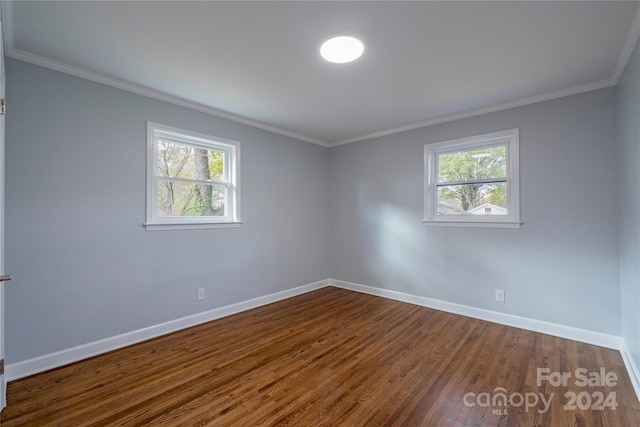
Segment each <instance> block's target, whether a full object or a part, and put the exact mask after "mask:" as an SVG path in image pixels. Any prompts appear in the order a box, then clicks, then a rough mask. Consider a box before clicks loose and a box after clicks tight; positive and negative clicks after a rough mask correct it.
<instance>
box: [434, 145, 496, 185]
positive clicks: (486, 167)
mask: <svg viewBox="0 0 640 427" xmlns="http://www.w3.org/2000/svg"><path fill="white" fill-rule="evenodd" d="M506 160H507V147H506V146H504V145H502V146H498V147H489V148H482V149H479V150H468V151H458V152H455V153H444V154H439V155H438V179H439V182H460V181H475V180H479V179H490V178H504V177H506V176H507V166H506V164H507V162H506Z"/></svg>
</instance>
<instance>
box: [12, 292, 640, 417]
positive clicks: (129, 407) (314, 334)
mask: <svg viewBox="0 0 640 427" xmlns="http://www.w3.org/2000/svg"><path fill="white" fill-rule="evenodd" d="M538 368H540V369H545V368H548V370H549V371H548V372H549V375H550V376H551V377H552V378H551V379H552V380H553V379H554V373H557V375H558V376H559V375H562V373H563V372H569V373H570V374H571V377H569V378H568V381H566V382H567V384H566V385H557V383H556V386H554V384H553V382H550V381H546V380H545V381H542V383H541V384H538ZM579 368H584V369H586V370H587V372H598V373H599V372H600V371H601V368H603V369H604V370H605V372H612V373H614V374H615V375H616V376H617V381H615V385H612V384H610V385H609V386H597V385H595V383H594V382H593V381H595V376H594V375H593V374H591V377H590V379H591V381H592V383H591V385H586V386H581V385H580V384H581V376H580V374H581V373H582V371H579V372H578V375H579V376H578V377H576V375H575V374H576V372H575V371H576V369H579ZM588 375H589V374H586V373H585V376H588ZM609 382H610V383H611V381H609ZM501 392H502V393H503V394H504V395H506V396H507V402H506V404H505V405H503V403H504V401H503V400H504V399H503V400H500V397H501V395H500V393H501ZM571 392H573V393H575V395H576V397H577V399H576V405H575V409H567V408H566V407H565V405H566V404H567V403H571V402H570V401H569V397H571V396H570V395H566V396H565V393H571ZM541 395H542V397H543V398H544V399H545V401H549V402H550V403H549V404H548V407H547V408H546V407H545V404H544V402H543V401H541V400H540V399H541V398H540V396H541ZM601 395H602V401H600V396H601ZM567 396H568V397H567ZM607 396H609V400H608V401H605V400H604V398H605V397H607ZM534 397H536V398H537V399H538V402H537V403H536V401H534ZM612 397H614V399H612ZM598 401H600V402H599V403H600V404H602V405H598ZM527 402H528V404H527ZM614 403H615V404H617V407H613V404H614ZM8 405H9V406H8V407H7V408H6V409H5V410H4V411H3V412H2V414H1V416H0V424H1V425H2V427H14V426H29V427H32V426H45V425H46V426H73V427H76V426H171V427H175V426H208V425H211V426H242V427H247V426H267V425H269V426H273V425H291V426H331V427H336V426H349V427H353V426H429V427H430V426H552V427H566V426H621V427H632V426H640V403H639V402H638V399H637V398H636V395H635V394H634V390H633V388H632V385H631V382H630V380H629V377H628V375H627V373H626V370H625V367H624V364H623V362H622V359H621V357H620V354H619V353H618V352H617V351H614V350H609V349H605V348H601V347H597V346H592V345H588V344H582V343H578V342H575V341H570V340H565V339H561V338H555V337H552V336H548V335H543V334H539V333H534V332H529V331H524V330H521V329H516V328H510V327H507V326H501V325H497V324H493V323H489V322H483V321H479V320H475V319H470V318H467V317H463V316H457V315H453V314H449V313H444V312H440V311H436V310H431V309H427V308H424V307H419V306H415V305H411V304H406V303H401V302H397V301H392V300H387V299H383V298H379V297H374V296H370V295H364V294H359V293H355V292H350V291H346V290H342V289H337V288H324V289H320V290H318V291H314V292H311V293H308V294H305V295H301V296H298V297H294V298H290V299H287V300H284V301H280V302H277V303H274V304H270V305H267V306H264V307H260V308H257V309H254V310H250V311H247V312H244V313H240V314H237V315H233V316H229V317H226V318H224V319H220V320H216V321H213V322H209V323H206V324H203V325H200V326H196V327H193V328H190V329H186V330H183V331H180V332H177V333H174V334H171V335H166V336H164V337H160V338H157V339H154V340H150V341H146V342H143V343H140V344H136V345H133V346H130V347H127V348H124V349H121V350H117V351H114V352H111V353H108V354H104V355H101V356H97V357H94V358H91V359H88V360H85V361H82V362H79V363H75V364H73V365H69V366H66V367H62V368H59V369H56V370H53V371H50V372H46V373H42V374H39V375H36V376H33V377H29V378H25V379H21V380H18V381H15V382H12V383H10V384H9V388H8ZM593 405H595V406H593ZM592 406H593V408H592ZM599 406H602V408H601V409H598V407H599ZM545 408H546V409H545ZM580 408H583V409H580Z"/></svg>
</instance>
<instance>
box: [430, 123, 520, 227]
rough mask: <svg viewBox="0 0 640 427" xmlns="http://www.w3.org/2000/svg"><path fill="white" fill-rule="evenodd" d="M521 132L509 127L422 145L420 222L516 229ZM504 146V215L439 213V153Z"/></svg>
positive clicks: (518, 201) (518, 220)
mask: <svg viewBox="0 0 640 427" xmlns="http://www.w3.org/2000/svg"><path fill="white" fill-rule="evenodd" d="M519 140H520V131H519V129H510V130H505V131H500V132H494V133H488V134H484V135H477V136H472V137H468V138H461V139H455V140H450V141H442V142H437V143H433V144H426V145H425V146H424V168H425V169H424V174H425V179H424V218H423V221H422V222H423V224H425V225H429V226H445V227H493V228H518V227H520V225H521V224H522V222H521V220H520V166H519V163H520V160H519V159H520V155H519V145H520V141H519ZM496 145H505V146H506V148H507V165H506V169H507V173H506V176H507V184H508V185H507V203H508V205H507V212H508V214H507V215H438V213H437V212H438V201H437V200H438V197H437V191H438V190H437V186H436V184H437V182H438V165H437V158H438V155H439V154H442V153H447V152H456V151H462V150H469V149H474V148H485V147H491V146H496Z"/></svg>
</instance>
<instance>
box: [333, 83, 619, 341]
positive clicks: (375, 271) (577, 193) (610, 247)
mask: <svg viewBox="0 0 640 427" xmlns="http://www.w3.org/2000/svg"><path fill="white" fill-rule="evenodd" d="M614 112H615V90H614V89H613V88H608V89H603V90H598V91H592V92H588V93H584V94H580V95H575V96H570V97H565V98H561V99H556V100H553V101H548V102H543V103H537V104H533V105H528V106H524V107H520V108H514V109H509V110H505V111H500V112H495V113H491V114H486V115H482V116H477V117H472V118H467V119H463V120H457V121H454V122H449V123H446V124H440V125H434V126H430V127H426V128H421V129H417V130H413V131H408V132H404V133H401V134H396V135H391V136H386V137H381V138H377V139H374V140H369V141H363V142H360V143H354V144H349V145H344V146H340V147H335V148H332V149H331V153H330V156H331V160H330V163H331V173H330V179H331V212H332V232H331V273H332V277H333V278H334V279H338V280H344V281H349V282H355V283H360V284H364V285H370V286H374V287H379V288H384V289H389V290H394V291H400V292H406V293H409V294H413V295H419V296H424V297H430V298H435V299H440V300H445V301H449V302H453V303H459V304H465V305H469V306H473V307H478V308H484V309H489V310H496V311H500V312H505V313H511V314H515V315H519V316H524V317H528V318H533V319H539V320H544V321H549V322H555V323H559V324H563V325H570V326H574V327H579V328H585V329H589V330H593V331H598V332H603V333H608V334H614V335H618V334H619V333H620V315H619V311H620V288H619V267H618V234H617V233H618V230H617V215H618V210H617V203H618V197H617V190H616V188H617V176H616V167H617V160H618V157H617V149H616V141H615V137H616V133H615V114H614ZM511 128H520V180H521V194H520V198H521V213H522V220H523V221H524V225H523V226H522V227H521V228H519V229H479V228H451V227H429V226H425V225H423V224H422V223H421V220H422V215H423V213H422V206H423V205H422V204H423V147H424V144H427V143H434V142H438V141H443V140H449V139H455V138H461V137H467V136H472V135H478V134H483V133H488V132H494V131H499V130H505V129H511ZM496 288H499V289H504V290H505V292H506V302H505V303H498V302H495V300H494V289H496Z"/></svg>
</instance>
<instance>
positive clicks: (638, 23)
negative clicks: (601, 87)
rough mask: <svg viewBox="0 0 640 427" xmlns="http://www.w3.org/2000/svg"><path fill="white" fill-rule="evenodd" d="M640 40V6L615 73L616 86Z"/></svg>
mask: <svg viewBox="0 0 640 427" xmlns="http://www.w3.org/2000/svg"><path fill="white" fill-rule="evenodd" d="M638 39H640V6H638V9H637V10H636V15H635V17H634V18H633V23H632V24H631V28H630V29H629V33H628V34H627V39H626V40H625V42H624V45H623V46H622V50H621V51H620V55H619V56H618V62H617V63H616V68H615V70H614V72H613V80H614V81H615V83H616V84H617V83H618V81H619V80H620V77H622V73H623V72H624V69H625V67H626V66H627V62H629V58H631V54H633V48H634V47H635V46H636V43H637V42H638Z"/></svg>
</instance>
